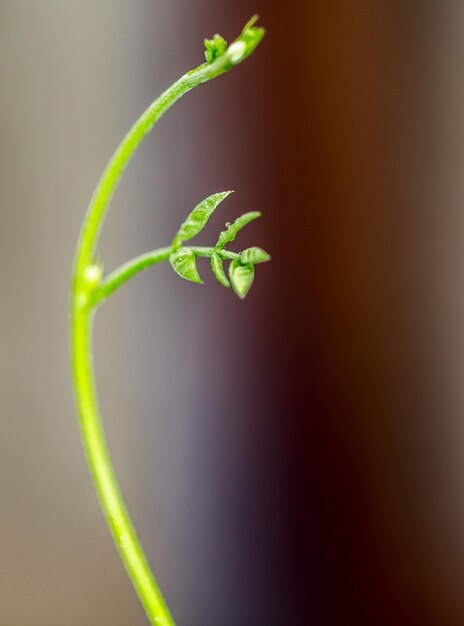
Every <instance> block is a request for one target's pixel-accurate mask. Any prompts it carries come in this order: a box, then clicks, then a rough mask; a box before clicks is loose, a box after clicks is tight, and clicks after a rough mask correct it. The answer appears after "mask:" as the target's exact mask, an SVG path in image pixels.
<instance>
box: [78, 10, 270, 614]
mask: <svg viewBox="0 0 464 626" xmlns="http://www.w3.org/2000/svg"><path fill="white" fill-rule="evenodd" d="M256 20H257V17H256V16H255V17H253V18H252V19H251V20H250V21H249V22H248V24H246V26H245V28H244V29H243V31H242V33H241V34H240V36H239V37H238V38H237V39H236V40H235V41H234V42H233V43H232V44H231V45H230V46H227V43H226V41H225V40H224V39H223V38H222V37H221V36H220V35H215V36H214V37H213V38H212V39H209V40H208V39H207V40H205V48H206V51H205V57H206V63H203V64H202V65H200V66H199V67H197V68H195V69H193V70H191V71H190V72H187V74H184V76H182V77H181V78H179V80H177V81H176V82H175V83H174V84H173V85H172V86H171V87H169V89H167V90H166V91H165V92H164V93H163V94H161V96H159V98H157V99H156V100H155V101H154V102H153V103H152V104H151V105H150V106H149V107H148V109H147V110H146V111H145V112H144V113H143V114H142V115H141V116H140V117H139V119H138V120H137V121H136V122H135V124H134V125H133V126H132V128H131V129H130V130H129V132H128V133H127V135H126V136H125V137H124V139H123V140H122V142H121V144H120V145H119V147H118V148H117V150H116V152H115V153H114V155H113V156H112V158H111V160H110V162H109V163H108V165H107V167H106V169H105V171H104V172H103V175H102V177H101V179H100V181H99V183H98V185H97V188H96V190H95V193H94V195H93V197H92V200H91V202H90V205H89V208H88V210H87V213H86V215H85V218H84V223H83V225H82V230H81V233H80V236H79V239H78V242H77V248H76V254H75V260H74V271H73V279H72V286H71V301H70V309H71V311H70V312H71V353H72V373H73V382H74V389H75V397H76V404H77V412H78V415H79V423H80V428H81V434H82V440H83V445H84V449H85V452H86V456H87V461H88V464H89V467H90V472H91V474H92V478H93V481H94V484H95V488H96V491H97V496H98V499H99V501H100V505H101V508H102V510H103V514H104V516H105V519H106V522H107V524H108V527H109V529H110V532H111V534H112V536H113V539H114V542H115V544H116V547H117V549H118V551H119V554H120V556H121V559H122V561H123V563H124V565H125V567H126V570H127V573H128V575H129V578H130V579H131V581H132V584H133V585H134V587H135V590H136V592H137V594H138V596H139V599H140V602H141V603H142V605H143V607H144V609H145V612H146V614H147V617H148V620H149V622H150V624H152V626H155V625H156V626H174V620H173V618H172V616H171V614H170V612H169V609H168V607H167V604H166V602H165V601H164V598H163V596H162V594H161V591H160V589H159V587H158V584H157V582H156V580H155V577H154V575H153V572H152V570H151V569H150V566H149V564H148V561H147V559H146V557H145V554H144V552H143V549H142V547H141V545H140V542H139V540H138V537H137V534H136V532H135V530H134V527H133V525H132V522H131V519H130V517H129V513H128V511H127V508H126V506H125V504H124V500H123V498H122V495H121V491H120V488H119V485H118V482H117V480H116V476H115V473H114V470H113V466H112V464H111V460H110V456H109V452H108V448H107V444H106V440H105V435H104V431H103V427H102V423H101V418H100V413H99V409H98V400H97V393H96V387H95V375H94V370H93V364H92V327H93V317H94V313H95V311H96V309H97V308H98V306H100V305H101V304H102V303H103V302H104V301H105V300H106V299H107V298H108V297H109V296H110V295H111V294H112V293H114V292H115V291H116V290H117V289H118V288H119V287H121V286H122V285H123V284H124V283H126V282H127V281H128V280H130V279H131V278H132V277H133V276H135V275H136V274H138V273H139V272H141V271H142V270H144V269H145V268H147V267H150V266H151V265H156V264H157V263H161V262H163V261H169V262H170V264H171V266H172V267H173V269H174V270H175V272H177V274H179V276H181V277H182V278H184V279H186V280H189V281H191V282H194V283H201V282H202V280H201V278H200V275H199V272H198V269H197V258H198V257H208V258H209V259H210V261H211V269H212V271H213V274H214V276H215V277H216V278H217V280H218V281H219V283H220V284H221V285H223V286H224V287H229V286H231V287H232V289H233V291H234V292H235V293H236V294H237V295H238V296H239V297H240V298H244V297H245V296H246V294H247V293H248V291H249V289H250V287H251V285H252V282H253V279H254V266H255V265H256V264H258V263H263V262H264V261H268V260H269V258H270V257H269V255H268V254H267V253H266V252H264V250H262V249H261V248H257V247H253V248H248V249H247V250H244V251H243V252H232V251H230V250H227V249H226V246H227V244H229V243H231V242H232V241H234V239H235V236H236V235H237V234H238V232H239V231H240V230H241V229H242V228H243V227H244V226H246V225H247V224H248V223H249V222H251V221H252V220H254V219H256V218H257V217H259V215H260V214H259V213H257V212H251V213H245V214H244V215H242V216H241V217H239V218H238V219H237V220H235V222H233V223H232V224H227V225H226V229H225V230H223V231H222V232H221V233H220V235H219V238H218V240H217V242H216V244H215V245H214V246H211V247H198V246H186V245H185V243H186V242H188V241H190V240H191V239H193V238H194V237H195V236H196V235H197V234H198V233H199V232H200V231H201V230H202V229H203V228H204V227H205V226H206V224H207V222H208V219H209V218H210V216H211V215H212V213H213V211H214V210H215V209H216V208H217V206H218V205H219V204H220V203H221V202H222V201H223V200H225V198H227V196H228V195H229V194H230V193H231V192H230V191H224V192H222V193H216V194H213V195H212V196H209V197H208V198H206V199H205V200H203V202H200V204H198V205H197V206H196V207H195V208H194V209H193V211H192V212H191V213H190V214H189V215H188V217H187V219H186V220H185V221H184V222H183V224H182V225H181V226H180V228H179V230H178V231H177V233H176V235H175V236H174V238H173V241H172V243H171V245H170V246H168V247H166V248H160V249H158V250H153V251H151V252H147V253H146V254H142V255H141V256H138V257H136V258H135V259H132V260H131V261H129V262H128V263H125V264H124V265H122V266H121V267H119V268H118V269H116V270H115V271H114V272H112V273H111V274H109V275H108V276H106V277H104V275H103V268H102V265H101V263H100V261H99V260H98V259H99V255H98V253H97V247H98V240H99V235H100V231H101V228H102V224H103V220H104V218H105V215H106V212H107V209H108V206H109V203H110V200H111V198H112V196H113V193H114V191H115V189H116V187H117V185H118V183H119V181H120V179H121V176H122V174H123V171H124V169H125V167H126V166H127V164H128V163H129V161H130V159H131V158H132V156H133V155H134V153H135V151H136V150H137V148H138V147H139V145H140V143H141V142H142V140H143V139H144V138H145V136H146V135H147V134H148V133H149V132H150V131H151V129H152V128H153V126H154V125H155V123H156V122H157V121H158V120H159V119H160V117H161V116H162V115H163V114H164V113H165V112H166V111H167V110H168V109H169V108H170V107H171V106H172V105H173V104H174V103H175V102H177V100H179V98H180V97H181V96H183V95H184V94H185V93H187V92H188V91H190V90H191V89H193V88H194V87H197V86H198V85H201V84H203V83H205V82H207V81H209V80H211V79H212V78H216V76H220V75H221V74H224V73H225V72H227V71H228V70H230V69H232V68H233V67H235V66H236V65H238V64H239V63H241V62H242V61H243V60H245V59H246V58H247V57H248V56H250V54H252V52H253V51H254V50H255V48H256V47H257V46H258V44H259V42H260V41H261V39H262V38H263V36H264V29H262V28H260V27H257V26H255V23H256ZM224 262H229V271H228V277H227V275H226V273H225V271H224Z"/></svg>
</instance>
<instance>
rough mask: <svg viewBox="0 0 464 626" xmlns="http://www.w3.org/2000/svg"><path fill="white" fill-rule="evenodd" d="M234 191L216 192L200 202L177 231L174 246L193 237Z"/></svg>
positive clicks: (176, 246)
mask: <svg viewBox="0 0 464 626" xmlns="http://www.w3.org/2000/svg"><path fill="white" fill-rule="evenodd" d="M231 193H232V191H222V192H221V193H214V194H213V195H212V196H208V198H205V199H204V200H203V201H202V202H200V204H197V206H196V207H195V208H194V209H193V211H192V212H191V213H190V214H189V215H188V217H187V219H186V220H185V222H183V223H182V224H181V226H180V228H179V230H178V231H177V234H176V236H175V237H174V240H173V242H172V245H173V248H174V249H175V248H178V247H179V246H181V245H182V244H183V243H184V241H188V240H189V239H193V237H195V235H198V233H199V232H200V231H202V230H203V228H204V227H205V226H206V224H207V222H208V220H209V218H210V217H211V215H212V214H213V211H214V209H215V208H216V207H217V206H218V204H220V203H221V202H222V201H223V200H224V199H225V198H227V196H228V195H230V194H231Z"/></svg>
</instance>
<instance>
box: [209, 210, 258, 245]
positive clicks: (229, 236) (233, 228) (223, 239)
mask: <svg viewBox="0 0 464 626" xmlns="http://www.w3.org/2000/svg"><path fill="white" fill-rule="evenodd" d="M260 216H261V213H259V212H258V211H250V213H244V214H243V215H241V216H240V217H238V218H237V219H236V220H235V222H234V223H233V224H230V225H229V226H228V227H227V230H223V231H221V233H220V235H219V239H218V241H217V244H216V245H215V248H219V249H221V248H223V247H224V246H225V245H226V243H229V242H230V241H233V240H234V239H235V236H236V234H237V233H238V231H239V230H241V229H242V228H243V227H244V226H246V225H247V224H249V223H250V222H252V221H253V220H255V219H257V218H258V217H260Z"/></svg>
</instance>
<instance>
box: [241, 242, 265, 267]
mask: <svg viewBox="0 0 464 626" xmlns="http://www.w3.org/2000/svg"><path fill="white" fill-rule="evenodd" d="M270 260H271V257H270V255H269V254H268V253H267V252H266V251H265V250H263V249H262V248H257V247H256V246H255V247H253V248H247V249H246V250H244V251H243V252H242V254H241V255H240V261H241V262H242V263H252V264H253V265H255V264H256V263H265V262H266V261H270Z"/></svg>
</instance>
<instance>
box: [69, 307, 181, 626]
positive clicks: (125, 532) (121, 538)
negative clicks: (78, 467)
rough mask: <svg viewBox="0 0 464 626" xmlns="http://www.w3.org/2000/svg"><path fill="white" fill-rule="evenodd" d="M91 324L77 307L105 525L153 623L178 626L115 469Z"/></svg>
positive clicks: (79, 389)
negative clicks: (98, 387)
mask: <svg viewBox="0 0 464 626" xmlns="http://www.w3.org/2000/svg"><path fill="white" fill-rule="evenodd" d="M92 322H93V313H92V310H91V309H90V307H87V306H84V307H81V308H80V309H76V308H74V309H73V316H72V337H73V339H72V345H73V359H72V364H73V376H74V384H75V389H76V401H77V405H78V410H79V415H80V418H81V419H80V426H81V433H82V439H83V442H84V448H85V452H86V456H87V461H88V463H89V466H90V471H91V473H92V477H93V480H94V483H95V487H96V490H97V494H98V497H99V500H100V504H101V506H102V509H103V511H104V514H105V518H106V521H107V524H108V526H109V528H110V531H111V534H112V536H113V539H114V541H115V544H116V547H117V549H118V551H119V554H120V555H121V558H122V560H123V562H124V565H125V567H126V569H127V573H128V574H129V577H130V578H131V580H132V582H133V584H134V587H135V589H136V591H137V594H138V596H139V598H140V601H141V603H142V605H143V607H144V609H145V611H146V614H147V616H148V619H149V620H150V623H151V624H153V625H155V624H157V625H158V626H174V621H173V619H172V617H171V614H170V613H169V609H168V608H167V605H166V603H165V601H164V599H163V597H162V595H161V591H160V589H159V587H158V585H157V583H156V580H155V578H154V576H153V574H152V571H151V569H150V566H149V564H148V562H147V560H146V558H145V555H144V553H143V550H142V547H141V545H140V543H139V540H138V538H137V535H136V532H135V530H134V527H133V525H132V523H131V520H130V517H129V514H128V512H127V509H126V507H125V505H124V500H123V498H122V495H121V492H120V489H119V486H118V482H117V480H116V477H115V474H114V471H113V468H112V465H111V461H110V457H109V453H108V448H107V446H106V442H105V436H104V432H103V428H102V424H101V418H100V414H99V410H98V402H97V397H96V392H95V381H94V372H93V365H92V358H91V354H92V325H93V324H92Z"/></svg>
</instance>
